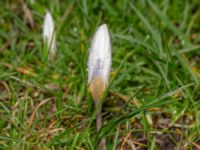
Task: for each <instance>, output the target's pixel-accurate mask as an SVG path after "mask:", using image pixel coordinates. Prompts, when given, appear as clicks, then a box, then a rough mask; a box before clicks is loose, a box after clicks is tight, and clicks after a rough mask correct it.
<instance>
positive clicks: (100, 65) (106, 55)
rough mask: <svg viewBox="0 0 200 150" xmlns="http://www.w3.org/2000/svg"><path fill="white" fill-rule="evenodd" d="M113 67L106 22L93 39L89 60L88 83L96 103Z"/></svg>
mask: <svg viewBox="0 0 200 150" xmlns="http://www.w3.org/2000/svg"><path fill="white" fill-rule="evenodd" d="M110 69H111V43H110V36H109V32H108V28H107V25H106V24H103V25H101V26H100V27H99V28H98V29H97V31H96V33H95V35H94V37H93V40H92V45H91V48H90V54H89V60H88V84H89V89H90V91H91V94H92V97H93V99H94V101H95V103H98V101H99V100H100V99H101V97H102V95H103V92H104V90H105V89H106V86H107V84H108V80H109V75H110Z"/></svg>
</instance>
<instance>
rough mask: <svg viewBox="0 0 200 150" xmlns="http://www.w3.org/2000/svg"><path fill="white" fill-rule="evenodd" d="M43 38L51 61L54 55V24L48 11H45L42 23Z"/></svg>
mask: <svg viewBox="0 0 200 150" xmlns="http://www.w3.org/2000/svg"><path fill="white" fill-rule="evenodd" d="M43 40H44V43H45V44H46V45H47V48H48V50H49V51H48V58H49V60H50V61H52V60H53V59H54V57H55V55H56V35H55V25H54V21H53V18H52V15H51V14H50V12H48V11H47V13H46V15H45V18H44V24H43Z"/></svg>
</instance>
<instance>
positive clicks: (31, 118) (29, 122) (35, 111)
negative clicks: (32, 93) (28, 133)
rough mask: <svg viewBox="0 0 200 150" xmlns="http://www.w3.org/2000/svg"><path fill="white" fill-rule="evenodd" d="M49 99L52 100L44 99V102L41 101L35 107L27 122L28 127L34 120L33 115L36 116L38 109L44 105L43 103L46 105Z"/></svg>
mask: <svg viewBox="0 0 200 150" xmlns="http://www.w3.org/2000/svg"><path fill="white" fill-rule="evenodd" d="M51 99H52V98H51V97H50V98H47V99H45V100H42V101H41V102H40V103H39V104H38V105H37V106H36V107H35V110H34V111H33V113H32V115H31V117H30V119H29V120H28V125H29V126H31V125H32V122H33V120H34V118H35V115H36V113H37V111H38V109H39V108H40V107H41V106H42V105H44V104H45V103H47V102H48V101H50V100H51Z"/></svg>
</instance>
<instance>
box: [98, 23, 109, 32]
mask: <svg viewBox="0 0 200 150" xmlns="http://www.w3.org/2000/svg"><path fill="white" fill-rule="evenodd" d="M98 30H101V31H108V26H107V24H102V25H100V26H99V27H98Z"/></svg>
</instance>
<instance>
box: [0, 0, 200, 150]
mask: <svg viewBox="0 0 200 150" xmlns="http://www.w3.org/2000/svg"><path fill="white" fill-rule="evenodd" d="M23 4H26V6H27V7H28V8H29V10H30V11H31V13H32V16H33V21H34V28H31V27H30V23H29V21H28V19H27V18H26V17H25V13H24V11H23V9H22V6H23ZM0 6H1V9H0V149H2V150H6V149H8V150H10V149H13V150H14V149H15V150H29V149H40V150H43V149H53V150H54V149H55V150H57V149H69V150H73V149H77V150H78V149H86V150H90V149H97V145H98V142H99V141H100V139H101V138H103V137H106V139H107V149H109V150H115V149H118V148H119V149H120V148H122V149H133V147H135V148H138V149H150V150H157V149H166V148H167V149H183V148H185V149H191V150H192V149H195V148H196V149H198V148H199V147H200V92H199V91H200V28H199V25H200V19H199V18H200V3H199V2H198V1H197V0H191V1H187V0H182V1H170V0H163V1H159V0H155V1H153V0H135V1H129V0H118V1H116V2H115V1H111V0H109V1H107V0H102V1H100V0H74V1H64V0H62V1H61V0H60V1H58V0H52V1H47V0H41V1H40V2H38V1H37V0H36V2H35V3H31V0H29V1H27V2H26V3H22V2H21V1H20V0H18V1H4V2H3V1H0ZM46 9H48V10H49V11H50V12H51V13H52V15H53V17H54V21H55V24H56V31H57V33H56V36H57V47H58V51H57V55H56V59H55V61H54V62H53V63H51V64H48V62H46V59H45V58H44V55H42V54H43V53H44V48H45V47H44V43H43V41H42V24H43V18H44V15H45V10H46ZM103 23H106V24H107V25H108V27H109V30H110V34H111V41H112V51H113V53H112V55H113V60H112V73H111V77H110V84H109V88H108V90H107V95H106V97H105V99H104V104H103V122H104V126H103V127H102V129H101V130H100V131H99V132H98V133H96V129H95V118H94V116H95V114H94V113H95V108H94V104H93V101H92V98H91V95H90V93H89V91H88V87H87V58H88V49H89V46H90V42H91V37H92V35H93V34H94V32H95V30H96V28H97V27H98V26H99V25H101V24H103ZM151 121H152V122H153V124H151Z"/></svg>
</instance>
